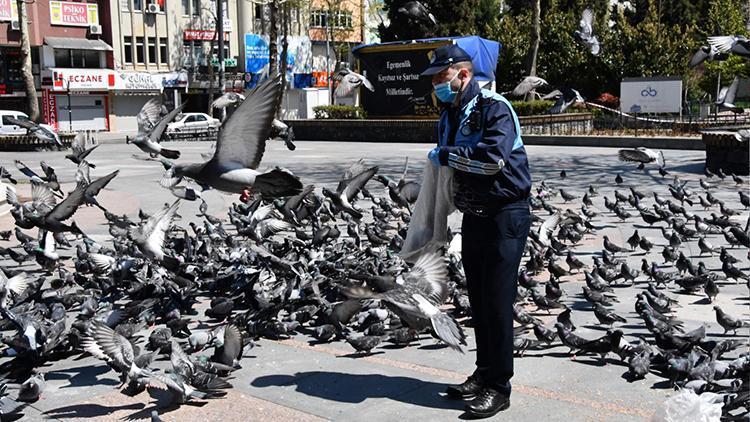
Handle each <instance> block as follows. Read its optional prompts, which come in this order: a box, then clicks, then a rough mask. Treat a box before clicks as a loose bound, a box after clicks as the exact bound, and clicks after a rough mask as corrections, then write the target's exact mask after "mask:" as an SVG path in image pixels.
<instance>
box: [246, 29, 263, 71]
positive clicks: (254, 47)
mask: <svg viewBox="0 0 750 422" xmlns="http://www.w3.org/2000/svg"><path fill="white" fill-rule="evenodd" d="M266 66H268V43H267V42H266V40H264V39H263V38H262V37H261V36H260V35H258V34H245V72H249V73H258V72H260V71H261V70H263V68H264V67H266Z"/></svg>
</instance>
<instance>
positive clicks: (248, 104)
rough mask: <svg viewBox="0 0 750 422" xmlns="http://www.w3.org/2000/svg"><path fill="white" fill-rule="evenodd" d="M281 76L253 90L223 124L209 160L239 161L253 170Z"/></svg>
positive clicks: (266, 134)
mask: <svg viewBox="0 0 750 422" xmlns="http://www.w3.org/2000/svg"><path fill="white" fill-rule="evenodd" d="M280 81H281V76H276V77H274V78H272V79H269V80H267V81H266V82H264V83H262V84H261V85H259V86H258V87H256V88H255V89H254V90H253V91H251V92H250V94H249V95H248V97H247V99H246V100H245V101H243V102H242V104H241V105H240V106H239V107H238V108H237V110H236V111H235V112H234V113H233V114H232V115H231V116H230V117H229V119H228V120H227V121H226V122H225V123H224V125H223V126H222V128H221V131H220V132H219V140H218V142H217V144H216V153H215V154H214V156H213V158H212V160H216V161H219V162H234V163H239V164H241V165H242V166H243V167H246V168H250V169H255V168H257V167H258V165H260V160H261V159H262V158H263V153H264V152H265V149H266V139H268V138H269V136H270V134H271V121H272V120H273V117H274V114H275V112H276V100H277V98H278V94H279V88H280V87H281V84H280Z"/></svg>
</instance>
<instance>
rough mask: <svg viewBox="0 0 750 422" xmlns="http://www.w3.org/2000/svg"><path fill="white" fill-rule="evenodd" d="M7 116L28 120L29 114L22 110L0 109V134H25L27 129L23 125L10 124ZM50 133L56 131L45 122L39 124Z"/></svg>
mask: <svg viewBox="0 0 750 422" xmlns="http://www.w3.org/2000/svg"><path fill="white" fill-rule="evenodd" d="M9 117H11V118H13V119H17V120H21V121H24V120H29V116H28V115H27V114H26V113H24V112H22V111H15V110H0V135H26V132H27V129H26V128H25V127H23V126H19V125H16V124H12V123H11V122H10V120H11V119H9ZM39 126H40V127H43V128H45V129H47V130H49V131H50V132H51V133H57V132H56V131H55V129H54V128H53V127H52V126H50V125H47V124H39Z"/></svg>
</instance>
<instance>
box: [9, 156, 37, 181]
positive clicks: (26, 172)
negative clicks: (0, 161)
mask: <svg viewBox="0 0 750 422" xmlns="http://www.w3.org/2000/svg"><path fill="white" fill-rule="evenodd" d="M15 164H16V168H17V169H18V170H19V171H20V172H21V173H23V174H24V175H25V176H26V177H28V178H30V179H34V178H36V179H39V180H42V177H41V176H39V175H38V174H36V172H34V170H32V169H30V168H29V167H28V166H26V164H24V163H22V162H20V161H18V160H15Z"/></svg>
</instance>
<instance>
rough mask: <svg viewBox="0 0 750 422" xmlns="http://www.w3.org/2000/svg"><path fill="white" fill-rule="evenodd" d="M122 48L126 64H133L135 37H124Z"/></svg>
mask: <svg viewBox="0 0 750 422" xmlns="http://www.w3.org/2000/svg"><path fill="white" fill-rule="evenodd" d="M122 46H123V49H124V50H125V63H128V64H131V63H133V37H131V36H127V37H122Z"/></svg>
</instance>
